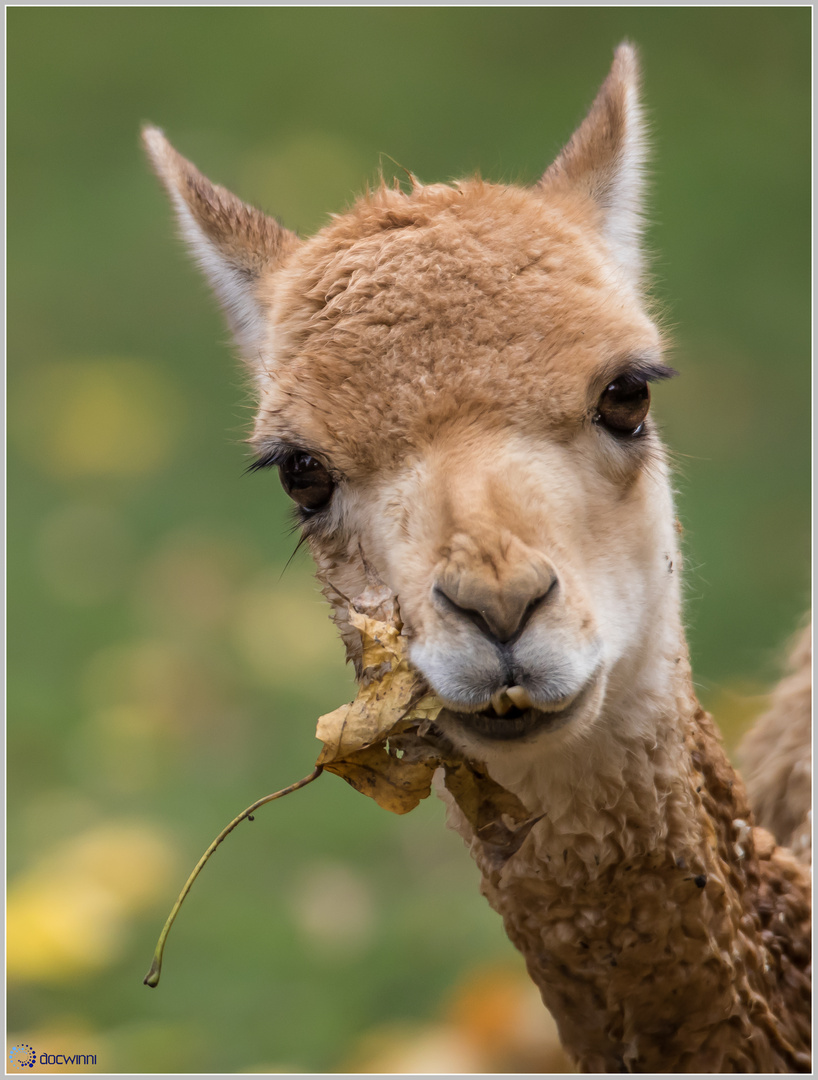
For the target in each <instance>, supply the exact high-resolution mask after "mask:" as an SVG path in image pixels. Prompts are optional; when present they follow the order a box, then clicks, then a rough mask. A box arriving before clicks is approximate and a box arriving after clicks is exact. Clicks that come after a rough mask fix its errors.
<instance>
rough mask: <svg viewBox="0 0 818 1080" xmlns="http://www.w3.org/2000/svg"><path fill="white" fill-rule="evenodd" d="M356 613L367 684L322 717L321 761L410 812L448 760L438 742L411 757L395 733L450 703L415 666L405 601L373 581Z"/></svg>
mask: <svg viewBox="0 0 818 1080" xmlns="http://www.w3.org/2000/svg"><path fill="white" fill-rule="evenodd" d="M375 615H384V616H386V618H385V619H384V618H376V617H374V616H375ZM349 621H350V622H351V623H352V625H353V626H355V627H356V628H357V629H358V630H359V631H360V634H361V640H362V643H363V671H362V674H361V688H360V690H359V691H358V696H357V697H356V698H355V700H354V701H353V702H351V703H350V704H349V705H342V706H341V708H340V709H335V710H334V711H333V712H331V713H328V714H327V715H326V716H322V717H321V718H320V719H319V721H318V726H317V728H316V732H315V734H316V736H317V737H318V738H319V739H320V740H321V741H322V742H323V744H324V748H323V750H322V751H321V753H320V754H319V756H318V761H317V764H318V765H323V766H324V768H325V769H327V771H328V772H333V773H335V774H336V775H337V776H341V777H343V779H344V780H346V781H347V783H348V784H351V785H352V787H354V788H355V789H356V791H360V792H362V793H363V794H364V795H369V796H370V797H371V798H373V799H374V800H375V801H376V802H377V803H378V805H379V806H382V807H384V809H386V810H391V811H392V812H393V813H396V814H406V813H408V811H409V810H413V809H414V808H415V807H416V806H417V804H418V803H419V802H420V800H421V799H425V798H426V796H427V795H428V794H429V792H430V791H431V786H432V776H433V775H434V772H435V769H436V768H437V767H438V765H439V764H440V762H439V760H438V757H437V755H436V753H435V751H434V750H433V748H431V747H429V748H428V750H427V751H426V752H425V753H424V754H422V755H421V756H420V757H418V755H415V754H413V755H412V756H411V760H404V756H405V755H404V751H403V750H402V749H401V748H399V747H393V746H391V745H390V744H389V737H390V736H391V735H400V734H402V733H403V732H405V731H406V729H407V728H408V727H409V726H410V725H411V724H412V723H413V722H417V721H419V720H434V719H435V718H436V717H437V715H438V714H439V712H440V710H441V708H442V705H441V703H440V702H439V701H438V700H437V699H436V698H435V697H434V696H433V695H429V694H426V695H425V696H424V688H423V686H422V685H421V684H420V683H419V681H418V678H417V675H416V674H415V672H414V671H413V670H412V669H411V668H410V667H409V662H408V659H407V642H406V638H403V637H401V634H400V616H399V614H398V610H397V602H396V600H395V597H394V596H392V595H391V594H390V593H389V591H388V590H385V589H384V587H383V586H381V587H379V588H372V587H370V589H367V590H366V592H365V593H363V594H362V595H361V596H360V597H358V598H357V599H356V600H355V601H354V603H353V604H352V605H350V609H349Z"/></svg>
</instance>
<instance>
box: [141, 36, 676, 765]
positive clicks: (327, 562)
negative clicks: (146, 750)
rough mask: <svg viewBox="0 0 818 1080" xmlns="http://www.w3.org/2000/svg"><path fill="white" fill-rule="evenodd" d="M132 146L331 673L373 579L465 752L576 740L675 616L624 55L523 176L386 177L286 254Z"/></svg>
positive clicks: (656, 375)
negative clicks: (303, 539) (242, 383)
mask: <svg viewBox="0 0 818 1080" xmlns="http://www.w3.org/2000/svg"><path fill="white" fill-rule="evenodd" d="M145 139H146V143H147V146H148V150H149V152H150V154H151V157H152V159H153V162H154V165H155V168H156V170H157V172H158V173H159V175H160V177H161V178H162V180H163V182H164V183H165V185H166V186H167V188H168V190H169V192H170V195H171V197H172V199H173V201H174V203H175V206H176V209H177V212H178V215H179V218H180V221H181V224H182V228H183V231H184V234H185V236H186V238H187V240H188V241H189V243H190V244H191V246H192V248H193V250H194V253H195V254H196V256H197V257H198V259H199V261H200V262H201V264H202V265H203V268H204V269H205V271H206V273H207V275H208V276H209V277H210V279H211V282H212V284H213V286H214V288H215V290H216V292H217V295H218V296H219V298H220V299H221V301H222V303H223V305H224V307H225V309H226V312H227V315H228V318H229V319H230V321H231V323H232V326H233V329H234V332H235V334H236V337H237V339H238V342H239V345H240V347H241V349H242V351H243V353H244V356H245V359H246V360H247V362H248V364H249V365H250V367H251V370H252V372H253V376H254V381H255V385H256V388H257V393H258V399H259V408H258V412H257V415H256V420H255V427H254V431H253V435H252V439H251V442H252V444H253V446H254V449H255V451H256V455H257V461H256V467H258V468H263V467H264V466H275V467H277V468H278V469H279V471H280V475H281V479H282V482H283V484H284V487H285V489H286V490H287V492H288V493H289V494H290V495H291V497H292V498H293V500H294V502H295V504H296V508H297V513H298V515H299V518H300V522H301V525H302V528H303V530H304V532H305V534H306V536H307V538H308V540H309V544H310V547H311V549H312V552H313V555H314V557H315V560H316V563H317V567H318V574H319V577H320V579H321V581H322V583H323V586H324V591H325V594H326V595H327V597H328V599H329V600H330V602H331V603H332V604H333V612H334V617H335V619H336V621H337V623H338V625H339V628H340V630H341V633H342V636H343V637H344V640H345V642H346V645H347V649H348V651H349V653H350V655H351V657H352V658H353V660H357V659H358V657H357V655H356V649H358V648H359V644H358V635H357V633H356V632H355V631H354V630H352V629H351V628H350V627H349V626H348V624H347V622H346V611H347V604H346V601H345V599H344V598H350V597H355V596H357V595H358V594H359V593H360V592H361V591H362V590H363V589H364V588H365V587H366V586H367V584H369V583H371V582H372V581H373V580H378V579H380V580H381V581H383V582H384V583H386V584H387V585H388V586H389V587H390V588H391V590H392V591H393V592H394V593H395V594H397V596H398V597H399V600H400V608H401V615H402V618H403V621H404V624H405V633H406V634H407V635H408V636H409V637H410V655H411V658H412V660H413V662H414V664H415V666H416V667H417V669H418V670H419V671H420V672H421V673H422V674H423V676H424V677H425V679H426V680H427V682H428V683H429V684H430V686H431V687H432V688H433V689H434V690H435V691H436V692H437V694H438V695H439V696H440V697H441V698H442V699H443V701H444V702H445V703H446V705H447V707H448V711H447V712H446V713H444V714H442V716H443V719H442V720H441V723H442V724H443V725H444V726H445V727H446V734H447V735H448V736H449V738H451V739H452V741H453V742H455V743H456V744H457V745H460V746H461V747H463V748H464V749H465V750H466V751H467V752H468V753H470V754H472V755H473V756H478V757H479V756H482V757H484V758H486V759H488V758H489V757H490V756H491V755H492V754H494V755H504V756H506V757H507V756H509V755H512V756H517V755H522V756H525V757H530V755H531V754H532V753H534V754H537V753H540V752H545V753H547V752H549V748H550V749H554V748H555V747H556V746H558V745H561V744H563V743H565V742H566V740H567V741H572V740H576V739H577V738H579V737H581V736H586V735H588V734H590V733H592V732H593V730H594V727H595V724H596V722H597V721H598V720H599V718H600V717H601V716H602V715H604V714H605V713H606V711H607V713H609V712H610V706H611V703H612V702H614V701H619V702H620V703H622V701H623V699H624V698H626V697H627V694H628V692H629V691H632V690H633V688H634V687H635V686H636V684H637V683H638V682H639V680H640V678H642V676H643V673H644V671H645V670H646V669H648V668H650V667H651V665H654V666H655V664H656V663H657V662H658V660H657V657H659V658H660V659H661V657H664V658H665V659H666V658H667V654H668V650H669V649H673V648H675V643H674V644H670V645H667V643H666V642H665V640H664V638H663V633H664V631H663V627H664V624H665V621H666V618H667V613H668V612H675V610H676V607H677V604H678V598H677V592H676V578H675V577H674V575H673V573H672V570H673V561H674V560H676V562H677V565H678V559H677V555H676V545H675V533H674V528H673V512H672V506H671V496H670V488H669V484H668V479H667V470H666V466H665V461H664V456H663V451H662V447H661V444H660V442H659V439H658V436H657V434H656V432H655V430H654V426H653V422H652V420H651V417H650V415H649V412H648V405H649V384H650V383H651V382H652V381H655V380H658V379H662V378H663V377H666V376H667V375H668V374H671V372H670V369H668V368H667V367H665V366H664V365H663V363H662V359H661V337H660V333H659V331H658V330H657V328H656V326H655V325H654V323H653V322H652V321H651V319H650V317H649V316H648V314H647V312H646V310H645V303H644V299H643V293H642V289H641V277H640V257H639V256H640V252H639V225H640V218H639V214H640V187H641V174H640V166H641V160H642V153H643V129H642V121H641V117H640V111H639V105H638V101H637V66H636V59H635V55H634V53H633V50H632V49H631V48H630V47H629V46H621V47H620V48H619V49H618V50H617V53H616V56H615V59H614V64H613V67H612V69H611V73H610V75H609V76H608V79H607V80H606V82H605V83H604V85H603V87H602V89H601V90H600V92H599V95H598V96H597V98H596V100H595V102H594V104H593V106H592V108H591V111H590V113H589V114H588V117H587V118H586V120H585V121H584V122H583V124H582V125H581V126H580V128H579V129H578V131H577V132H576V133H575V134H574V136H573V138H572V139H571V141H570V142H569V144H568V145H567V146H566V148H565V150H564V151H563V152H562V153H561V155H560V156H559V157H558V158H557V160H556V161H555V162H554V164H553V165H552V166H551V167H550V168H549V169H548V170H547V171H546V173H545V175H544V176H543V177H542V179H541V181H540V182H539V183H538V184H537V185H536V186H534V187H532V188H520V187H512V186H501V185H495V184H489V183H484V182H482V181H479V180H468V181H464V182H462V183H458V184H454V185H452V186H449V185H443V184H438V185H431V186H427V185H423V184H420V183H419V182H414V184H413V187H412V190H411V192H409V193H403V192H401V191H399V190H394V189H387V188H385V187H381V188H379V189H378V190H376V191H375V192H373V193H370V194H368V195H367V196H365V197H363V198H362V199H360V200H359V201H358V202H357V203H356V204H355V205H354V206H353V207H352V208H351V209H350V210H349V211H347V212H346V213H344V214H343V215H340V216H337V217H335V218H334V219H333V220H332V221H331V223H330V224H329V225H327V226H326V227H325V228H324V229H322V230H321V231H320V232H319V233H318V234H317V235H316V236H314V237H313V238H311V239H309V240H306V241H301V240H299V239H298V238H297V237H295V236H294V235H293V234H292V233H290V232H288V231H287V230H286V229H284V228H283V227H282V226H280V225H279V224H278V223H277V222H275V221H274V220H272V219H270V218H268V217H266V216H265V215H263V214H262V213H260V212H259V211H257V210H255V209H253V208H251V207H248V206H246V205H244V204H243V203H241V202H240V201H239V200H238V199H236V198H235V197H234V196H233V195H231V194H230V193H229V192H227V191H225V190H224V189H222V188H219V187H215V186H213V185H211V184H210V183H209V181H207V180H206V179H205V178H204V177H202V176H201V175H200V174H199V173H198V172H197V171H196V170H195V168H194V167H193V166H192V165H190V164H189V163H188V162H186V161H185V160H184V159H183V158H181V157H180V156H179V155H178V154H177V153H176V152H175V151H174V150H173V149H172V148H171V147H170V145H169V144H168V143H167V142H166V141H165V139H164V138H163V136H162V135H161V134H160V133H159V132H158V131H156V130H154V129H149V130H148V131H146V133H145ZM659 654H661V657H660V655H659ZM506 690H507V691H508V692H507V693H505V692H504V691H506Z"/></svg>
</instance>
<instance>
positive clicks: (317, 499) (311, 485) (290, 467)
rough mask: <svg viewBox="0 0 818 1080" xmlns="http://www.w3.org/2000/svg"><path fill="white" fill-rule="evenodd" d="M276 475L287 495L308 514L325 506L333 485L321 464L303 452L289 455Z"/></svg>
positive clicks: (297, 451) (299, 451)
mask: <svg viewBox="0 0 818 1080" xmlns="http://www.w3.org/2000/svg"><path fill="white" fill-rule="evenodd" d="M278 474H279V476H280V477H281V485H282V487H283V488H284V490H285V491H286V492H287V494H288V495H289V496H290V498H291V499H293V500H294V501H295V502H297V503H298V505H299V506H300V507H302V508H303V509H304V510H306V511H308V512H309V513H315V511H316V510H321V509H323V507H325V506H326V505H327V503H328V502H329V500H330V497H331V495H332V492H333V490H334V488H335V483H334V481H333V479H332V477H331V476H330V474H329V473H328V472H327V470H326V469H325V468H324V466H323V465H322V464H321V462H320V461H316V459H315V458H314V457H312V456H311V455H310V454H308V453H306V452H305V451H304V450H296V451H294V453H292V454H290V456H289V457H288V458H287V460H286V461H285V462H284V463H283V465H279V467H278Z"/></svg>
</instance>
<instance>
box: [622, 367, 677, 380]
mask: <svg viewBox="0 0 818 1080" xmlns="http://www.w3.org/2000/svg"><path fill="white" fill-rule="evenodd" d="M628 374H629V375H635V376H636V377H637V378H642V379H644V380H645V382H662V380H663V379H674V378H675V377H676V376H677V375H678V374H679V372H678V371H677V370H676V369H675V368H672V367H669V366H668V365H667V364H637V365H636V367H634V368H631V370H630V371H629V372H628Z"/></svg>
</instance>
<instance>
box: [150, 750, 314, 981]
mask: <svg viewBox="0 0 818 1080" xmlns="http://www.w3.org/2000/svg"><path fill="white" fill-rule="evenodd" d="M323 771H324V766H323V765H316V767H315V769H314V770H313V771H312V772H311V773H310V775H309V776H305V777H303V778H302V779H301V780H297V781H296V782H295V783H294V784H290V786H289V787H285V788H282V789H281V791H274V792H273V794H272V795H265V796H264V798H263V799H258V800H257V801H256V802H254V803H253V805H252V806H248V807H247V809H246V810H242V812H241V813H240V814H239V816H238V817H235V818H233V820H232V821H231V822H230V824H229V825H227V826H225V828H224V829H222V831H221V832H220V833H219V835H218V836H217V837H216V839H215V840H214V841H213V843H212V844H211V845H210V847H209V848H208V849H207V851H206V852H205V853H204V855H202V857H201V859H199V861H198V862H197V863H196V866H195V867H194V868H193V873H192V874H191V875H190V877H189V878H188V879H187V881H186V882H185V884H184V888H183V889H182V891H181V892H180V893H179V898H178V899H177V901H176V903H175V904H174V905H173V907H172V909H171V912H170V915H168V918H167V922H166V923H165V925H164V926H163V928H162V933H161V934H160V935H159V940H158V941H157V943H156V949H155V951H154V954H153V962H152V963H151V966H150V970H149V971H148V974H147V975H146V976H145V978H144V979H143V980H142V981H143V982H144V984H145V986H154V987H155V986H158V985H159V976H160V975H161V974H162V954H163V953H164V951H165V942H166V941H167V937H168V934H169V933H170V928H171V926H173V922H174V920H175V918H176V916H177V915H178V914H179V908H180V907H181V906H182V901H183V900H184V899H185V897H186V896H187V894H188V893H189V892H190V889H191V887H192V885H193V882H194V881H195V880H196V878H197V877H198V876H199V871H200V870H201V869H202V867H203V866H204V864H205V863H206V862H207V860H208V859H209V858H210V856H211V855H212V854H213V852H214V851H215V850H216V848H217V847H218V846H219V844H220V843H221V842H222V840H224V838H225V837H226V836H229V834H230V833H231V832H232V831H233V830H234V829H235V827H236V826H237V825H238V824H239V823H240V822H242V821H244V819H245V818H247V817H250V815H251V814H252V813H253V812H254V811H255V810H258V808H259V807H260V806H264V804H265V803H268V802H273V800H274V799H280V798H281V796H282V795H289V794H291V793H292V792H293V791H298V789H299V788H302V787H306V786H307V784H311V783H312V782H313V780H317V779H318V777H319V776H320V775H321V773H322V772H323Z"/></svg>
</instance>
